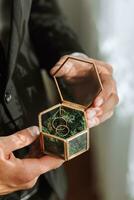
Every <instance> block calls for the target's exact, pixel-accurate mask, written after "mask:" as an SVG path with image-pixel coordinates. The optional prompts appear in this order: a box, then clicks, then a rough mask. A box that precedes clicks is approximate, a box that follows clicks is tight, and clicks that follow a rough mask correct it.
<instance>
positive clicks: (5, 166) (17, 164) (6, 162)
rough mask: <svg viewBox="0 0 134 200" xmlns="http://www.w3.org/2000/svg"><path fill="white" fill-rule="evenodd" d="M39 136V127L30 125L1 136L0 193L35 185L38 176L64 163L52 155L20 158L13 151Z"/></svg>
mask: <svg viewBox="0 0 134 200" xmlns="http://www.w3.org/2000/svg"><path fill="white" fill-rule="evenodd" d="M38 136H39V129H38V127H36V126H34V127H30V128H27V129H25V130H22V131H19V132H17V133H15V134H13V135H10V136H6V137H0V195H5V194H8V193H11V192H15V191H18V190H25V189H29V188H31V187H33V186H34V184H35V183H36V181H37V179H38V177H39V176H40V175H41V174H43V173H45V172H48V171H50V170H52V169H56V168H58V167H60V166H61V165H62V164H63V162H64V161H63V160H62V159H60V158H56V157H52V156H43V157H41V158H25V159H18V158H16V157H15V156H14V154H13V151H15V150H17V149H20V148H23V147H25V146H27V145H29V144H31V143H32V142H33V141H34V140H35V139H36V138H37V137H38Z"/></svg>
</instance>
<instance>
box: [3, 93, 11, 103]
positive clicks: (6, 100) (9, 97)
mask: <svg viewBox="0 0 134 200" xmlns="http://www.w3.org/2000/svg"><path fill="white" fill-rule="evenodd" d="M11 100H12V95H11V93H9V92H6V93H5V102H6V103H10V101H11Z"/></svg>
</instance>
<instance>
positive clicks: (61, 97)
mask: <svg viewBox="0 0 134 200" xmlns="http://www.w3.org/2000/svg"><path fill="white" fill-rule="evenodd" d="M54 81H55V84H56V87H57V89H58V92H59V95H60V98H61V101H63V97H62V93H61V91H60V88H59V85H58V82H57V80H56V77H55V76H54Z"/></svg>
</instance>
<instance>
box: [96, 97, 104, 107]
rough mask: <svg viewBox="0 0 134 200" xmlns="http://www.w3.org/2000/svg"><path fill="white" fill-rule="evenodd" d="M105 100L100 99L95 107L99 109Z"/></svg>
mask: <svg viewBox="0 0 134 200" xmlns="http://www.w3.org/2000/svg"><path fill="white" fill-rule="evenodd" d="M103 102H104V100H103V99H102V98H98V99H97V100H96V102H95V106H97V107H99V106H101V105H102V104H103Z"/></svg>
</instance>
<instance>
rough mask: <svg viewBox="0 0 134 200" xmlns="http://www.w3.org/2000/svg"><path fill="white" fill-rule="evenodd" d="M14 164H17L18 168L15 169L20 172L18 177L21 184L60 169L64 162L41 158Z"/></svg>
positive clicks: (52, 158) (50, 157)
mask: <svg viewBox="0 0 134 200" xmlns="http://www.w3.org/2000/svg"><path fill="white" fill-rule="evenodd" d="M16 162H18V163H17V164H16V166H20V167H19V168H17V169H18V170H19V171H20V170H21V171H22V173H21V174H20V177H19V178H20V179H21V182H23V181H24V182H29V181H31V180H33V179H34V178H36V177H38V176H40V175H41V174H43V173H46V172H48V171H50V170H52V169H56V168H58V167H60V166H61V165H62V164H63V163H64V160H62V159H60V158H57V157H52V156H43V157H42V158H38V159H35V158H33V159H22V160H20V159H19V160H17V161H16Z"/></svg>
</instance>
